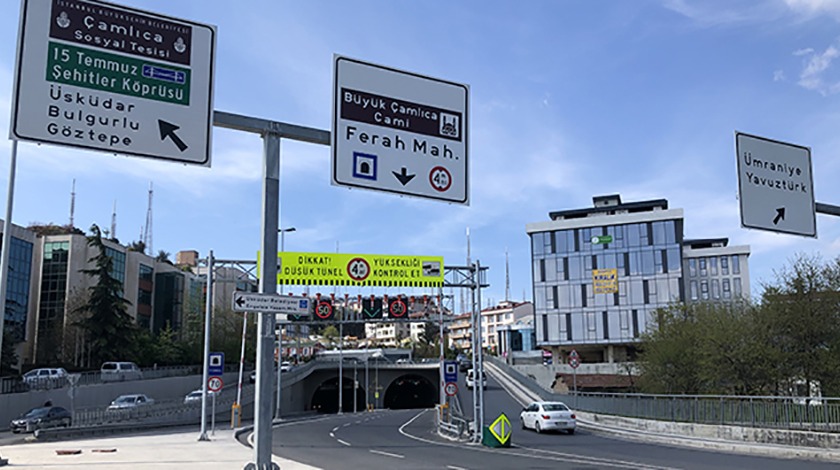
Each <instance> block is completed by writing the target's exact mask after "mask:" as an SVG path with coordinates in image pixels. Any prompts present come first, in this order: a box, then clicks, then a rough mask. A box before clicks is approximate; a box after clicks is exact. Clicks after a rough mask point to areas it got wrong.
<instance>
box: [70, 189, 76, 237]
mask: <svg viewBox="0 0 840 470" xmlns="http://www.w3.org/2000/svg"><path fill="white" fill-rule="evenodd" d="M75 212H76V178H73V189H71V190H70V228H73V227H75V225H73V214H75Z"/></svg>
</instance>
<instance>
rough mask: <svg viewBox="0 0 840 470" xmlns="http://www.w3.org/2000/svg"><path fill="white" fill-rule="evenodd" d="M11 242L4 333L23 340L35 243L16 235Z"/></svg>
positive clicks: (17, 339)
mask: <svg viewBox="0 0 840 470" xmlns="http://www.w3.org/2000/svg"><path fill="white" fill-rule="evenodd" d="M0 238H2V237H0ZM9 244H10V245H11V247H12V248H11V250H9V269H8V270H7V271H6V274H7V275H8V280H7V282H6V312H5V313H6V315H5V323H4V325H5V330H4V334H7V335H10V337H11V338H12V339H13V340H14V341H15V342H21V341H24V340H26V316H27V315H26V314H27V312H28V311H29V288H30V274H31V272H32V249H33V245H32V243H31V242H28V241H26V240H21V239H20V238H17V237H15V236H12V237H11V241H10V243H9ZM0 245H2V243H0Z"/></svg>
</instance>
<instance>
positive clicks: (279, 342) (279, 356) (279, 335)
mask: <svg viewBox="0 0 840 470" xmlns="http://www.w3.org/2000/svg"><path fill="white" fill-rule="evenodd" d="M275 318H276V317H275ZM276 326H277V325H275V327H276ZM278 330H279V331H278V332H277V404H276V405H275V408H274V419H276V420H279V419H280V399H281V398H282V394H281V393H280V390H281V388H280V387H281V386H282V385H283V382H282V380H283V371H281V370H280V368H281V367H283V325H280V328H278Z"/></svg>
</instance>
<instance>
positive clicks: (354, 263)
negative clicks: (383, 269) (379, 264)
mask: <svg viewBox="0 0 840 470" xmlns="http://www.w3.org/2000/svg"><path fill="white" fill-rule="evenodd" d="M347 275H348V276H350V279H353V280H354V281H356V282H361V281H364V280H365V279H367V277H368V276H370V264H368V262H367V260H366V259H364V258H353V259H351V260H350V262H349V263H347Z"/></svg>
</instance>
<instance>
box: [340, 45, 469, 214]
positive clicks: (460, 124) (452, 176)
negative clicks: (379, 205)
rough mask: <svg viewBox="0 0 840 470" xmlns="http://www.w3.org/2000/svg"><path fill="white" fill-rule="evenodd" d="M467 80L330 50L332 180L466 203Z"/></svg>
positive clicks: (467, 193) (467, 196)
mask: <svg viewBox="0 0 840 470" xmlns="http://www.w3.org/2000/svg"><path fill="white" fill-rule="evenodd" d="M468 97H469V87H468V86H467V85H463V84H460V83H454V82H449V81H445V80H440V79H436V78H430V77H425V76H422V75H417V74H414V73H410V72H404V71H401V70H396V69H392V68H390V67H383V66H379V65H374V64H370V63H366V62H361V61H358V60H354V59H349V58H346V57H341V56H335V91H334V95H333V125H332V154H333V161H332V183H333V184H334V185H338V186H348V187H351V188H364V189H372V190H377V191H386V192H391V193H396V194H401V195H404V196H416V197H421V198H427V199H437V200H441V201H446V202H452V203H458V204H465V205H468V204H469V166H468V165H467V161H468V152H467V131H468V129H469V126H468V124H469V122H468V119H467V114H468V106H467V104H468V102H467V100H468Z"/></svg>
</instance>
